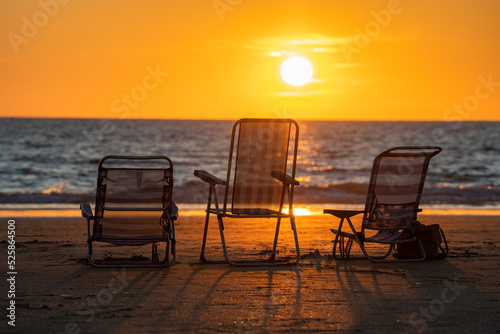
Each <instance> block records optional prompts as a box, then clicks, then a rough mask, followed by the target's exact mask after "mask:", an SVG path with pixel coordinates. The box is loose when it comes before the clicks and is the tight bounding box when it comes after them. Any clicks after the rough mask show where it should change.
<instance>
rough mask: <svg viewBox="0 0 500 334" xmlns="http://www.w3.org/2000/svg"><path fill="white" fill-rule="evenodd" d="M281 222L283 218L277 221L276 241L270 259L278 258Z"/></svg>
mask: <svg viewBox="0 0 500 334" xmlns="http://www.w3.org/2000/svg"><path fill="white" fill-rule="evenodd" d="M280 224H281V218H278V222H277V223H276V232H275V233H274V243H273V252H272V253H271V256H270V257H269V259H268V260H269V261H274V260H275V259H276V246H277V245H278V235H279V233H280Z"/></svg>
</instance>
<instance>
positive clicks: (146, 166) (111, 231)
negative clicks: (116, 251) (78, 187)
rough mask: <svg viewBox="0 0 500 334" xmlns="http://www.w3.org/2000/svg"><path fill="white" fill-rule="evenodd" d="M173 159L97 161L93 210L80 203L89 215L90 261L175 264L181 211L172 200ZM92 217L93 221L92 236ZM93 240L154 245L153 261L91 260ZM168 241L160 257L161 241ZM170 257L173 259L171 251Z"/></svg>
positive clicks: (108, 264) (113, 264) (99, 263)
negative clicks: (159, 244)
mask: <svg viewBox="0 0 500 334" xmlns="http://www.w3.org/2000/svg"><path fill="white" fill-rule="evenodd" d="M173 184H174V182H173V163H172V161H171V160H170V159H169V158H167V157H165V156H145V157H139V156H114V155H109V156H106V157H104V158H103V159H102V160H101V161H100V162H99V170H98V178H97V195H96V207H95V214H93V212H92V207H91V205H90V204H81V205H80V208H81V212H82V216H83V217H85V218H87V234H88V240H87V248H88V260H89V261H90V263H91V264H93V265H94V266H96V267H165V266H171V265H173V264H174V262H175V257H176V255H175V230H174V220H175V219H177V215H178V209H177V206H176V205H175V203H174V202H172V188H173ZM90 221H93V227H92V234H91V227H90V225H91V224H90ZM94 241H100V242H107V243H111V244H116V245H125V246H140V245H146V244H152V255H151V262H149V261H133V258H132V260H130V258H129V259H126V260H124V261H117V260H106V261H97V260H94V259H93V258H92V245H93V242H94ZM161 242H165V244H166V248H165V256H164V259H162V260H161V261H160V260H159V255H158V247H157V244H158V243H161ZM170 251H171V253H172V260H171V261H170V260H169V252H170Z"/></svg>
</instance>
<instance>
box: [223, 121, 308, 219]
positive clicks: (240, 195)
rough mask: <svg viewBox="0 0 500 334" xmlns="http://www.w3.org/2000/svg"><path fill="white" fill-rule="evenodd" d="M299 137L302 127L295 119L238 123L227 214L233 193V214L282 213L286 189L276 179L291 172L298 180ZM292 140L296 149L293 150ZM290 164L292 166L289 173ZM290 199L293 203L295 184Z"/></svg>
mask: <svg viewBox="0 0 500 334" xmlns="http://www.w3.org/2000/svg"><path fill="white" fill-rule="evenodd" d="M292 125H293V127H294V130H293V132H292ZM292 134H293V137H291V135H292ZM298 136H299V127H298V124H297V123H296V122H295V121H294V120H291V119H241V120H239V121H237V122H236V123H235V125H234V126H233V131H232V136H231V147H230V151H229V162H228V169H227V179H226V184H227V186H226V192H225V196H224V207H223V211H224V213H225V212H226V210H227V204H228V203H227V202H228V198H229V192H231V194H230V195H231V197H230V198H231V212H232V213H235V214H243V213H245V214H268V213H277V212H281V210H282V208H283V201H284V196H285V187H284V185H283V183H282V182H281V181H279V180H277V179H276V178H275V177H273V175H276V174H277V173H278V174H279V173H281V174H286V173H287V172H288V174H289V175H290V176H291V177H292V178H295V165H296V162H297V147H298ZM292 140H293V147H292V149H291V150H290V142H291V141H292ZM290 151H291V152H290ZM233 160H234V161H233ZM288 162H290V164H291V166H289V168H288V169H289V170H288V171H287V163H288ZM232 167H234V168H233V170H232ZM231 173H233V175H231ZM231 176H232V177H233V179H232V183H231V182H230V181H231ZM289 196H290V198H289V200H290V201H292V199H293V184H292V185H291V191H290V195H289Z"/></svg>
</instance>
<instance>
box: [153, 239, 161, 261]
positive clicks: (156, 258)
mask: <svg viewBox="0 0 500 334" xmlns="http://www.w3.org/2000/svg"><path fill="white" fill-rule="evenodd" d="M151 262H153V264H158V262H160V260H159V259H158V245H157V244H156V242H154V243H153V244H152V245H151Z"/></svg>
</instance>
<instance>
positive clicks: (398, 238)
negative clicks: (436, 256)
mask: <svg viewBox="0 0 500 334" xmlns="http://www.w3.org/2000/svg"><path fill="white" fill-rule="evenodd" d="M441 150H442V149H441V147H438V146H399V147H394V148H391V149H389V150H386V151H384V152H382V153H380V154H379V155H378V156H377V157H376V158H375V160H374V162H373V167H372V173H371V178H370V184H369V187H368V194H367V197H366V202H365V209H364V210H332V209H328V210H324V213H326V214H331V215H334V216H335V217H337V218H340V223H339V226H338V228H337V229H331V231H332V232H333V233H334V234H335V240H334V243H333V256H334V257H335V259H338V257H337V255H336V249H337V247H338V249H339V253H340V256H341V258H342V259H344V260H348V259H349V258H350V251H351V247H352V245H353V241H355V242H356V243H357V244H358V245H359V247H360V248H361V251H362V252H363V254H364V256H365V257H366V258H367V259H369V260H371V261H373V262H388V261H422V260H424V259H425V257H426V254H425V250H424V248H423V247H422V243H421V242H420V240H419V239H418V236H416V235H415V226H416V223H417V213H418V212H420V211H422V210H421V209H419V205H420V197H421V195H422V190H423V188H424V182H425V177H426V175H427V169H428V166H429V162H430V160H431V158H432V157H433V156H435V155H436V154H438V153H439V152H441ZM361 213H362V214H363V220H362V223H361V231H359V232H357V231H356V229H355V228H354V226H353V224H352V221H351V217H353V216H355V215H358V214H361ZM344 221H347V223H348V225H349V227H350V229H351V232H352V233H349V232H346V231H342V227H343V224H344ZM414 240H417V241H418V244H419V247H420V251H421V253H422V257H421V258H418V259H395V260H389V259H387V256H389V254H391V252H392V251H393V250H394V248H395V245H397V244H400V243H404V242H410V241H414ZM367 243H378V244H385V245H388V246H389V248H388V250H387V253H385V255H382V256H371V255H369V254H368V252H367V250H366V247H365V245H366V244H367ZM358 258H359V257H358ZM361 258H363V257H361Z"/></svg>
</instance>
